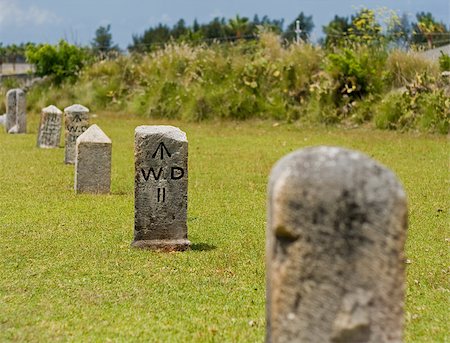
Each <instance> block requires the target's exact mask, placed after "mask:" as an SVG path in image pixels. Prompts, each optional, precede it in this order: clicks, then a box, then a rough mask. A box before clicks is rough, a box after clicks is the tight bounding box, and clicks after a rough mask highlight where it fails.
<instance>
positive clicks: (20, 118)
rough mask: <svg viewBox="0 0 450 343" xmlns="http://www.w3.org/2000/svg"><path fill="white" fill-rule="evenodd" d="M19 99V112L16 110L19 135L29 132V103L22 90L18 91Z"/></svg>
mask: <svg viewBox="0 0 450 343" xmlns="http://www.w3.org/2000/svg"><path fill="white" fill-rule="evenodd" d="M16 97H17V110H16V121H17V124H16V125H17V133H26V132H27V101H26V97H25V92H24V91H23V90H21V89H17V91H16Z"/></svg>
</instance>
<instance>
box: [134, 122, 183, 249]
mask: <svg viewBox="0 0 450 343" xmlns="http://www.w3.org/2000/svg"><path fill="white" fill-rule="evenodd" d="M134 153H135V211H134V241H133V243H132V246H134V247H138V248H147V249H153V250H164V251H176V250H178V251H182V250H186V249H188V248H189V246H190V242H189V241H188V239H187V191H188V170H187V166H188V141H187V138H186V134H185V133H184V132H183V131H181V130H180V129H178V128H176V127H173V126H139V127H137V128H136V131H135V152H134Z"/></svg>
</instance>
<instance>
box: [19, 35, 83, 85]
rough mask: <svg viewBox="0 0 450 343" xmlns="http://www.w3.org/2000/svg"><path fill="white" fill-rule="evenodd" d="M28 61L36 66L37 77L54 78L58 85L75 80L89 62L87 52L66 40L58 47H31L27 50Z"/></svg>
mask: <svg viewBox="0 0 450 343" xmlns="http://www.w3.org/2000/svg"><path fill="white" fill-rule="evenodd" d="M26 57H27V61H28V62H29V63H31V64H34V65H35V68H36V75H38V76H47V75H49V76H52V77H53V78H54V81H55V82H56V83H57V84H61V82H62V81H63V80H66V79H71V80H74V79H75V78H76V77H77V75H78V73H79V72H80V70H81V68H82V67H83V66H84V65H85V64H86V62H87V60H88V54H87V53H86V51H85V50H84V49H82V48H80V47H77V46H75V45H71V44H69V43H67V42H66V41H64V40H61V41H59V43H58V45H56V46H53V45H50V44H42V45H38V46H35V45H30V46H28V47H27V50H26Z"/></svg>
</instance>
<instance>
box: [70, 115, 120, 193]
mask: <svg viewBox="0 0 450 343" xmlns="http://www.w3.org/2000/svg"><path fill="white" fill-rule="evenodd" d="M111 148H112V144H111V140H110V139H109V138H108V136H106V135H105V133H104V132H103V131H102V130H101V129H100V128H99V127H98V126H97V125H95V124H94V125H92V126H90V127H89V128H88V129H87V130H86V131H85V132H84V133H82V134H81V135H80V137H78V138H77V144H76V159H75V192H77V193H103V194H105V193H109V192H110V189H111V150H112V149H111Z"/></svg>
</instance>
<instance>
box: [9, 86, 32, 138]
mask: <svg viewBox="0 0 450 343" xmlns="http://www.w3.org/2000/svg"><path fill="white" fill-rule="evenodd" d="M26 107H27V104H26V97H25V92H24V91H23V90H21V89H18V88H16V89H10V90H9V91H8V92H7V93H6V119H5V130H6V132H7V133H26V132H27V113H26Z"/></svg>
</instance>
